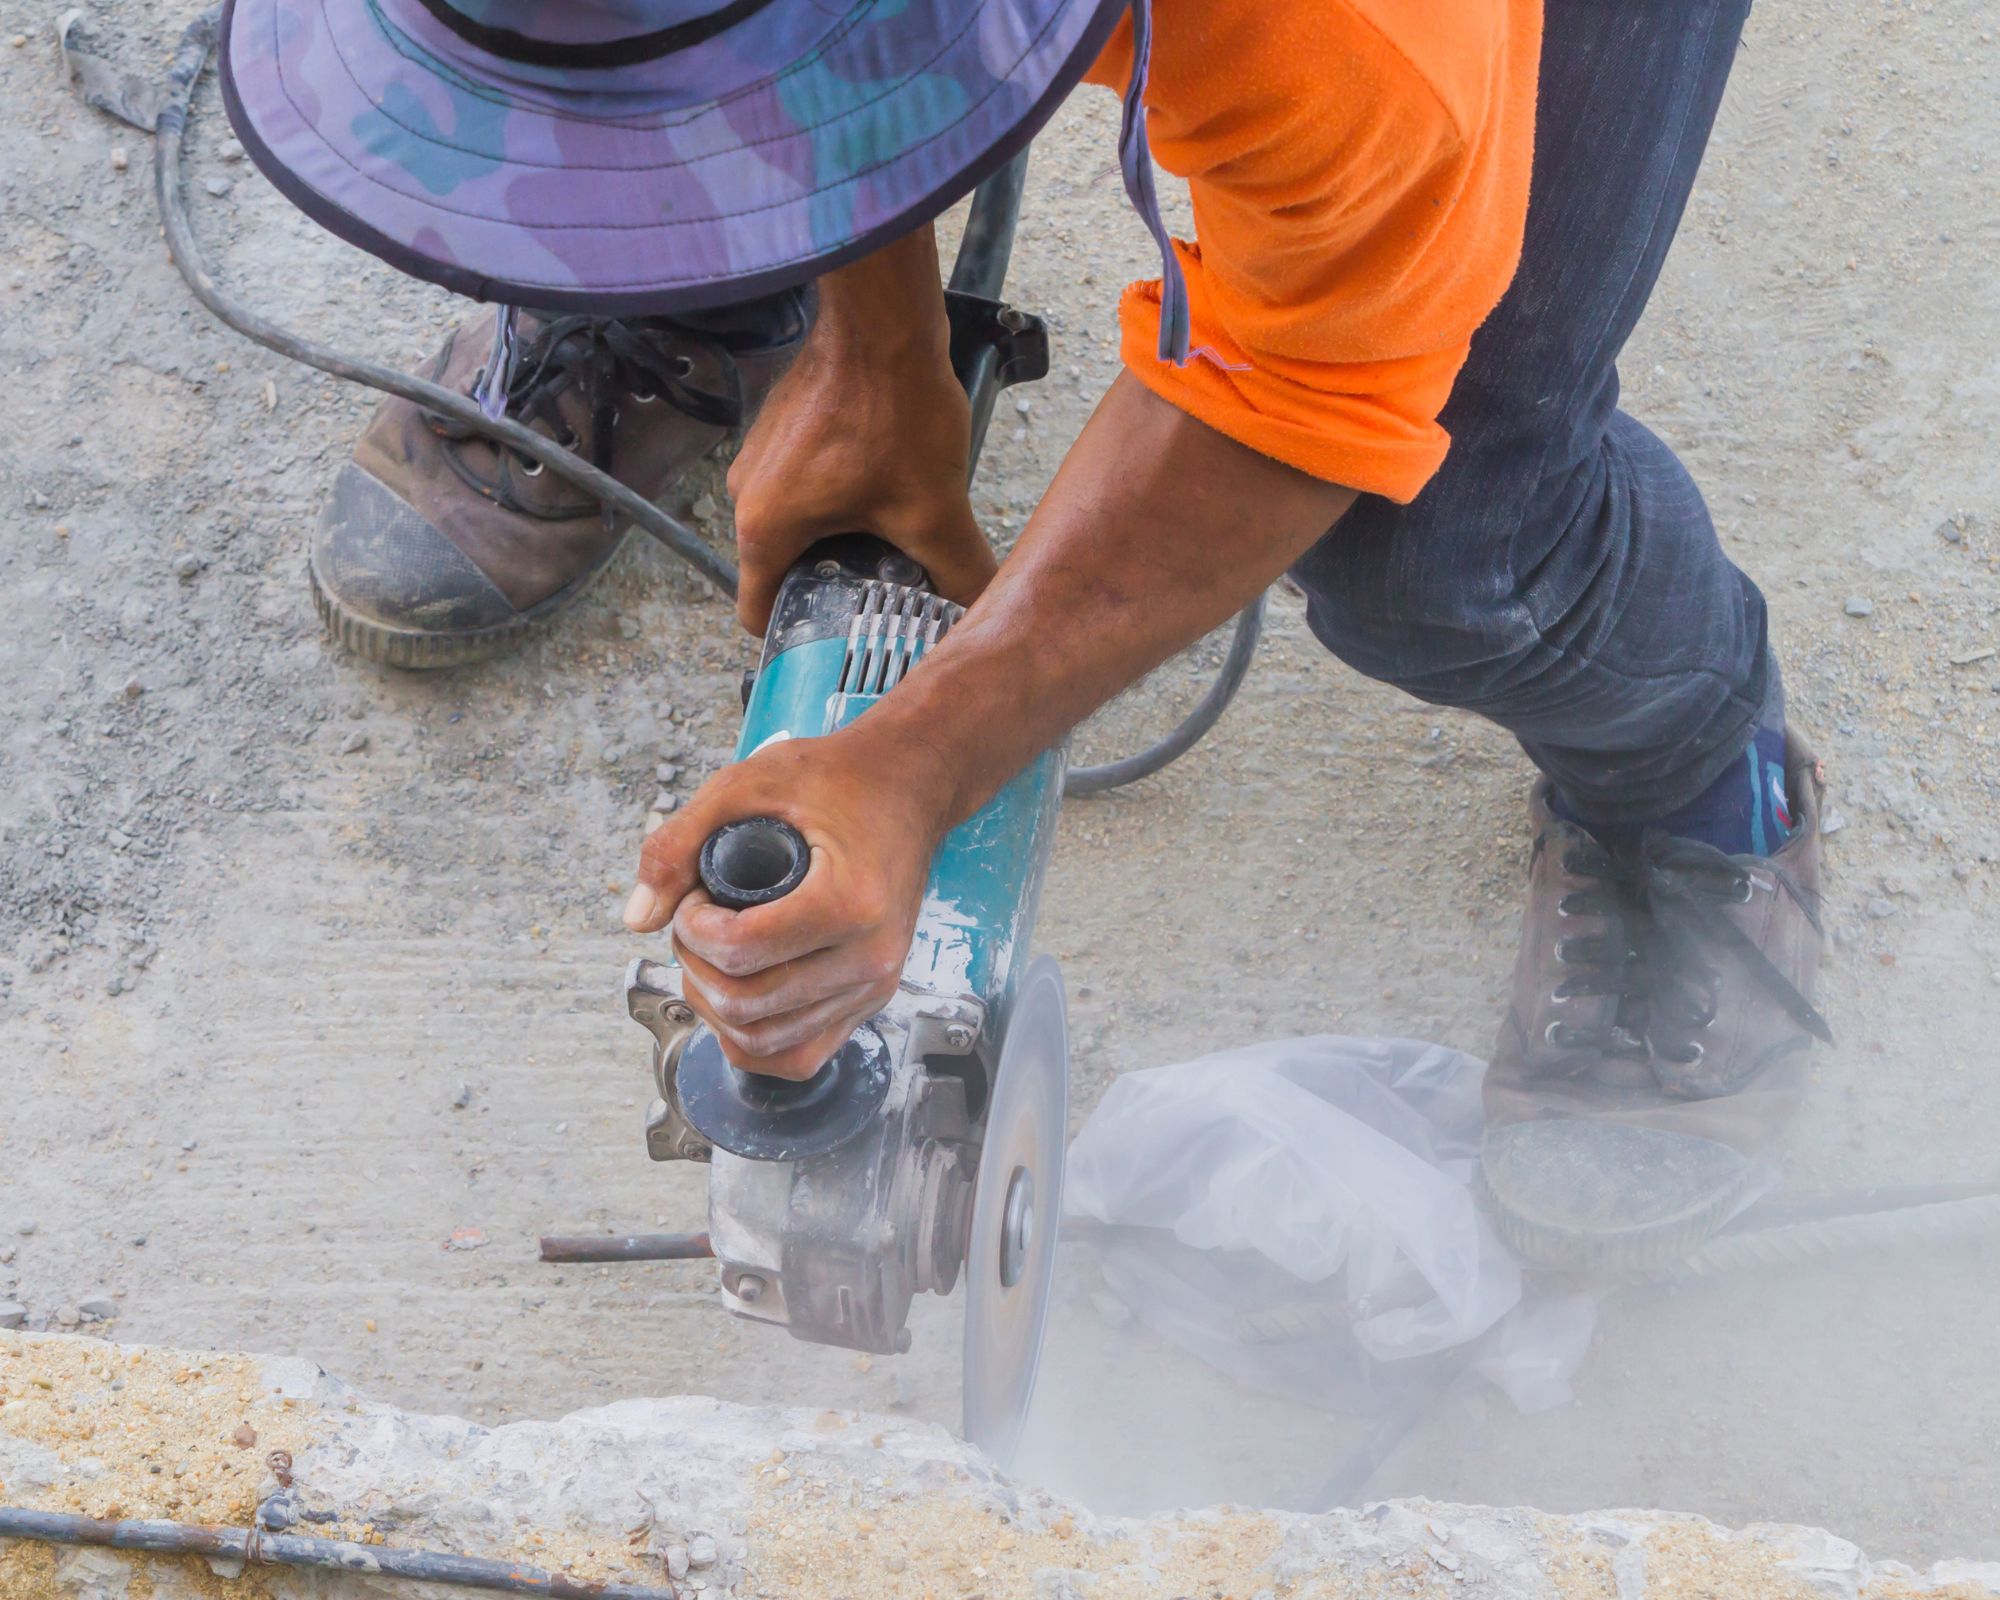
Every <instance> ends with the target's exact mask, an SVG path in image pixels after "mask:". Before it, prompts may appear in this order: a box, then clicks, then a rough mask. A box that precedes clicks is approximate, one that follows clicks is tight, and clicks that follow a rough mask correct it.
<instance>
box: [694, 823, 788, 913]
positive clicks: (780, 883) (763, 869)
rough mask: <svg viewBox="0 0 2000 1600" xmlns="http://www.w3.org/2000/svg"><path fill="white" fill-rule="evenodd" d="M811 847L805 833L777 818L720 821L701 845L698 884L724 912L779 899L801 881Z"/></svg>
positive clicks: (744, 909)
mask: <svg viewBox="0 0 2000 1600" xmlns="http://www.w3.org/2000/svg"><path fill="white" fill-rule="evenodd" d="M811 865H812V849H811V847H810V846H808V845H807V844H806V838H805V835H804V834H802V833H800V832H799V830H798V829H797V828H795V827H793V826H792V825H791V824H790V823H789V822H780V821H779V820H778V819H777V818H776V817H745V818H744V819H743V820H742V821H740V822H725V823H724V824H723V825H722V826H721V827H719V828H717V829H716V830H715V832H713V833H711V834H710V835H709V836H708V838H707V840H706V841H704V843H703V844H702V847H701V886H702V887H703V888H704V889H706V890H707V891H708V897H709V899H711V900H713V901H714V902H715V903H716V904H717V905H719V906H721V907H723V908H724V909H725V910H728V911H747V910H749V909H750V907H752V906H767V905H769V904H770V903H771V902H772V901H773V900H782V899H784V897H785V896H786V895H788V894H790V893H791V892H792V891H793V890H794V889H796V888H797V887H798V886H799V885H800V884H801V883H803V882H804V881H805V876H806V869H807V868H808V867H810V866H811Z"/></svg>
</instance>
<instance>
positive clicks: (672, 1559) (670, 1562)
mask: <svg viewBox="0 0 2000 1600" xmlns="http://www.w3.org/2000/svg"><path fill="white" fill-rule="evenodd" d="M666 1559H667V1576H668V1577H670V1578H685V1577H686V1576H687V1575H688V1547H687V1546H686V1545H684V1544H670V1545H668V1546H667V1556H666Z"/></svg>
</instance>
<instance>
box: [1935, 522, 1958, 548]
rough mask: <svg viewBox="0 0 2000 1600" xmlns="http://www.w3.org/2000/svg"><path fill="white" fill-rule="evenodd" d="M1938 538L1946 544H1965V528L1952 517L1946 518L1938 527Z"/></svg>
mask: <svg viewBox="0 0 2000 1600" xmlns="http://www.w3.org/2000/svg"><path fill="white" fill-rule="evenodd" d="M1937 536H1938V537H1939V538H1940V539H1942V540H1944V542H1945V543H1946V544H1964V543H1965V526H1964V524H1963V523H1961V522H1958V521H1956V520H1954V519H1953V518H1951V517H1946V518H1945V519H1944V521H1942V522H1940V523H1939V524H1938V525H1937Z"/></svg>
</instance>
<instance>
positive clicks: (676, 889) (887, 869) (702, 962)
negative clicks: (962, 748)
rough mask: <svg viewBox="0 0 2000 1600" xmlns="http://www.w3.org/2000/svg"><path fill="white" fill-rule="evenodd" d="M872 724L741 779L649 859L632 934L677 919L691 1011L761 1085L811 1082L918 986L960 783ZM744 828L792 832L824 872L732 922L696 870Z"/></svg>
mask: <svg viewBox="0 0 2000 1600" xmlns="http://www.w3.org/2000/svg"><path fill="white" fill-rule="evenodd" d="M868 720H869V719H868V718H865V717H864V718H863V719H862V720H861V721H860V722H858V723H855V724H852V725H850V726H849V727H846V728H843V729H841V730H840V731H838V732H836V733H831V734H828V735H827V736H825V737H824V738H819V739H790V740H785V741H783V742H780V743H778V744H774V745H768V746H766V747H765V748H764V749H762V750H760V751H758V752H757V753H756V754H755V755H753V756H751V757H750V758H749V759H748V760H746V761H740V762H738V763H737V764H736V765H734V766H731V767H725V768H724V769H723V770H722V771H721V772H719V773H717V774H716V775H715V776H714V777H713V778H711V779H709V781H708V782H707V783H706V784H704V785H703V786H702V787H701V789H700V791H699V792H698V793H697V794H696V795H695V796H694V798H693V799H691V800H690V801H689V802H688V804H687V805H686V806H684V807H683V808H682V809H681V810H680V811H679V812H677V813H676V814H675V815H674V818H673V820H672V821H670V822H668V823H666V824H664V825H663V826H661V827H660V828H657V829H655V830H654V832H653V833H652V834H651V835H650V836H648V838H647V839H646V842H645V846H644V848H643V850H642V852H641V855H640V862H639V886H638V887H637V888H636V889H634V890H633V892H632V898H631V900H630V902H629V903H628V904H627V905H626V907H625V923H626V926H628V927H630V928H631V929H632V930H633V931H634V932H637V933H652V932H656V931H658V930H659V929H661V928H663V927H665V926H666V925H667V923H668V922H669V921H670V920H671V922H672V923H673V930H674V948H675V950H676V952H677V953H678V955H679V957H680V961H681V967H682V969H683V972H684V973H685V980H684V982H683V984H682V990H683V993H684V994H685V996H686V998H687V1002H688V1004H689V1005H690V1006H692V1007H693V1008H694V1010H695V1014H696V1015H697V1016H699V1017H700V1018H701V1019H702V1021H704V1022H706V1023H707V1024H708V1025H709V1026H710V1027H711V1028H713V1029H714V1030H715V1033H716V1036H717V1037H718V1038H719V1039H720V1040H721V1041H722V1050H723V1054H724V1055H726V1056H727V1057H728V1058H729V1060H730V1061H731V1062H732V1063H734V1064H735V1065H736V1066H738V1067H742V1068H744V1069H746V1070H748V1071H752V1072H766V1073H770V1074H772V1075H773V1076H776V1077H780V1078H809V1077H811V1076H812V1074H813V1073H814V1072H815V1071H816V1070H817V1069H818V1067H819V1065H820V1063H821V1062H823V1061H825V1060H826V1058H827V1057H828V1056H830V1055H832V1054H833V1052H834V1051H835V1050H836V1049H838V1048H839V1047H840V1044H841V1042H842V1041H843V1040H845V1039H846V1037H847V1036H848V1034H849V1033H851V1032H852V1031H853V1030H854V1027H855V1025H856V1024H857V1023H860V1022H864V1021H866V1020H867V1019H868V1018H869V1017H872V1016H874V1015H875V1013H876V1012H878V1011H880V1010H881V1009H882V1007H883V1006H884V1005H885V1004H887V1002H888V1000H889V997H890V996H891V995H893V994H894V993H895V992H896V984H897V980H898V979H899V978H900V977H901V975H902V971H903V958H904V956H905V955H906V954H907V953H908V951H909V947H910V935H911V932H912V930H913V929H914V928H915V927H916V921H917V911H918V909H919V907H920V905H921V904H922V900H923V892H924V881H925V879H926V878H927V877H928V876H929V874H930V864H931V857H932V855H933V854H934V853H935V852H936V850H937V845H938V841H939V840H940V839H941V838H942V837H943V836H944V833H945V831H946V829H947V827H948V826H949V822H948V820H947V817H946V806H947V804H948V800H949V785H948V784H947V783H946V782H944V781H942V780H941V777H940V779H939V780H938V781H932V779H931V778H930V777H929V776H928V774H930V773H931V772H933V771H934V765H933V763H934V757H932V756H931V755H930V754H929V753H928V752H927V751H925V750H923V749H921V748H913V749H908V750H905V749H901V748H896V747H893V746H894V745H895V741H894V739H893V738H892V739H890V740H885V739H884V738H883V737H882V736H881V735H882V734H884V733H885V732H887V731H888V730H887V729H875V730H871V729H869V728H868V727H867V723H868ZM744 817H778V818H782V819H783V820H784V821H786V822H789V823H791V824H792V826H793V827H795V828H797V829H798V830H799V832H800V833H802V834H804V835H805V838H806V842H807V844H808V845H810V846H811V847H812V865H811V867H810V869H809V870H808V871H807V873H806V877H805V881H804V882H803V883H801V884H800V885H799V886H798V888H796V889H794V890H793V891H792V892H791V893H790V894H789V895H787V896H785V898H784V899H782V900H775V901H773V902H772V903H771V904H769V905H764V906H753V907H751V908H750V909H749V910H747V911H725V910H724V909H723V908H722V907H721V906H718V905H716V904H715V903H714V902H713V901H712V900H710V899H709V897H708V895H707V893H706V892H705V891H704V890H703V889H702V887H701V875H700V870H699V868H698V866H697V864H696V863H697V861H698V859H699V857H700V853H701V847H702V843H703V841H704V840H706V839H707V838H708V836H709V834H711V833H713V832H714V831H715V830H716V829H717V828H719V827H721V826H722V825H723V824H724V823H728V822H735V821H739V820H740V819H742V818H744Z"/></svg>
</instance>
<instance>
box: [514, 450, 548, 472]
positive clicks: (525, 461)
mask: <svg viewBox="0 0 2000 1600" xmlns="http://www.w3.org/2000/svg"><path fill="white" fill-rule="evenodd" d="M514 461H515V464H516V465H518V466H519V467H520V469H521V476H522V477H524V478H539V477H540V476H541V475H542V464H541V462H539V461H536V460H534V459H533V458H532V457H530V456H524V455H522V454H520V453H519V452H518V451H516V452H515V455H514Z"/></svg>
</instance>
